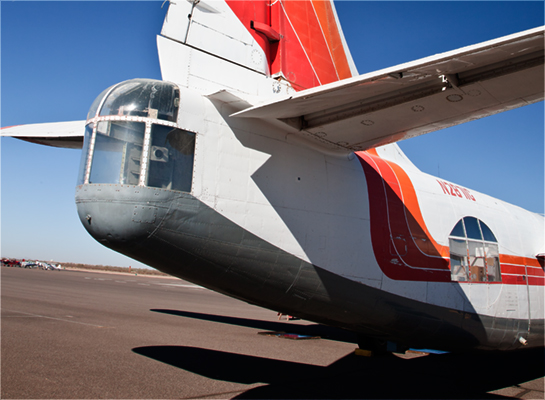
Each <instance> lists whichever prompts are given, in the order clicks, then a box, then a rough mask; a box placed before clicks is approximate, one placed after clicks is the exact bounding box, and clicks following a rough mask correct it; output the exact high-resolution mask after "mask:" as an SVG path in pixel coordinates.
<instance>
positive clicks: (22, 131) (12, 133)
mask: <svg viewBox="0 0 545 400" xmlns="http://www.w3.org/2000/svg"><path fill="white" fill-rule="evenodd" d="M84 132H85V121H68V122H50V123H44V124H30V125H15V126H8V127H5V128H2V129H1V130H0V137H14V138H17V139H21V140H25V141H27V142H31V143H37V144H42V145H46V146H52V147H64V148H69V149H81V148H82V146H83V135H84Z"/></svg>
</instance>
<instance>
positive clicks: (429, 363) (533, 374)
mask: <svg viewBox="0 0 545 400" xmlns="http://www.w3.org/2000/svg"><path fill="white" fill-rule="evenodd" d="M153 311H158V312H166V313H169V314H173V315H179V316H183V317H190V318H200V319H205V320H209V321H217V322H220V323H234V324H236V325H242V326H252V327H257V328H260V329H267V330H279V329H278V328H279V325H282V329H284V328H285V325H286V324H283V323H276V322H264V321H257V320H256V321H254V320H250V319H241V318H233V317H223V316H217V315H208V314H199V313H191V312H185V311H171V310H153ZM289 325H291V324H289ZM301 326H302V325H301ZM313 326H314V325H312V326H311V327H313ZM324 328H326V327H324ZM316 329H318V328H316ZM318 330H319V329H318ZM290 331H291V330H290ZM133 351H134V352H135V353H137V354H140V355H142V356H145V357H149V358H152V359H154V360H157V361H160V362H163V363H166V364H169V365H172V366H174V367H176V368H180V369H183V370H186V371H189V372H192V373H195V374H199V375H201V376H204V377H207V378H210V379H215V380H222V381H228V382H235V383H241V384H255V383H264V384H266V385H263V386H260V387H257V388H253V389H249V390H247V391H246V392H244V393H242V394H240V395H239V396H237V397H236V398H241V399H243V398H248V399H249V398H343V399H353V398H388V399H392V398H450V399H453V398H479V399H487V398H489V399H499V398H505V397H503V396H499V395H493V394H488V393H487V392H489V391H493V390H497V389H501V388H504V387H508V386H513V385H517V384H520V383H523V382H527V381H529V380H533V379H536V378H540V377H542V376H543V375H544V374H545V364H544V361H545V353H544V349H543V348H541V349H531V350H526V351H521V352H516V353H512V352H508V353H471V354H441V355H435V354H430V355H428V356H426V357H418V358H412V359H402V358H399V357H396V356H394V355H391V354H390V355H386V356H381V357H373V358H366V357H358V356H355V355H354V354H353V353H349V354H348V355H346V356H344V357H342V358H341V359H339V360H337V361H336V362H334V363H333V364H331V365H329V366H326V367H322V366H317V365H311V364H305V363H304V362H290V361H282V360H275V359H270V358H263V357H256V356H250V355H244V354H235V353H228V352H223V351H217V350H210V349H203V348H197V347H186V346H147V347H138V348H134V349H133ZM302 361H304V360H302Z"/></svg>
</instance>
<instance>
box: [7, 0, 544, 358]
mask: <svg viewBox="0 0 545 400" xmlns="http://www.w3.org/2000/svg"><path fill="white" fill-rule="evenodd" d="M543 34H544V28H543V27H540V28H535V29H530V30H527V31H524V32H520V33H517V34H513V35H509V36H506V37H503V38H499V39H495V40H491V41H487V42H484V43H480V44H476V45H472V46H467V47H464V48H461V49H458V50H454V51H450V52H447V53H443V54H438V55H435V56H431V57H427V58H424V59H420V60H417V61H412V62H408V63H405V64H401V65H397V66H394V67H390V68H386V69H382V70H378V71H375V72H370V73H365V74H363V75H358V73H357V70H356V67H355V65H354V62H353V60H352V56H351V54H350V52H349V49H348V47H347V45H346V42H345V39H344V36H343V33H342V30H341V28H340V23H339V21H338V18H337V15H336V12H335V7H334V4H333V3H332V2H330V1H281V0H280V1H271V2H269V1H266V0H262V1H259V0H257V1H231V0H226V1H199V2H197V1H195V2H192V1H184V2H176V3H174V2H172V3H170V4H169V8H168V12H167V15H166V17H165V22H164V24H163V28H162V31H161V35H159V36H158V38H157V46H158V50H159V58H160V63H161V73H162V76H163V80H162V81H158V80H149V79H136V80H129V81H124V82H121V83H119V84H116V85H113V86H112V87H110V88H107V89H105V90H104V91H103V92H102V93H101V94H100V95H99V96H98V97H97V99H96V100H95V101H94V102H93V104H92V105H91V107H90V110H89V113H88V116H87V120H86V121H73V122H64V123H54V124H43V125H23V126H15V127H10V128H4V129H2V136H13V137H17V138H20V139H23V140H27V141H31V142H35V143H40V144H46V145H53V146H61V147H68V148H80V147H82V146H83V151H82V158H81V164H80V172H79V181H78V185H77V189H76V203H77V207H78V214H79V218H80V220H81V222H82V224H83V226H84V227H85V228H86V229H87V230H88V231H89V233H90V234H91V236H93V237H94V238H95V239H96V240H97V241H98V242H99V243H102V244H103V245H105V246H107V247H109V248H111V249H114V250H115V251H118V252H120V253H123V254H126V255H128V256H130V257H132V258H134V259H136V260H139V261H141V262H143V263H145V264H147V265H150V266H152V267H154V268H157V269H159V270H161V271H163V272H166V273H169V274H171V275H173V276H177V277H180V278H183V279H186V280H189V281H192V282H194V283H196V284H199V285H201V286H204V287H207V288H210V289H212V290H215V291H218V292H220V293H224V294H227V295H229V296H232V297H235V298H239V299H241V300H244V301H247V302H249V303H252V304H256V305H259V306H261V307H265V308H269V309H271V310H274V311H278V312H281V313H283V314H288V315H292V316H296V317H300V318H304V319H307V320H311V321H315V322H319V323H324V324H328V325H332V326H337V327H340V328H344V329H348V330H351V331H353V332H355V333H357V335H358V342H359V346H360V347H361V348H363V349H369V350H372V351H373V352H376V353H381V352H383V351H384V350H385V349H386V347H387V345H388V342H389V343H394V344H396V345H397V347H398V348H400V349H403V348H408V347H413V348H434V349H440V350H447V351H457V350H515V349H521V348H530V347H539V346H543V326H544V324H543V320H544V318H543V314H544V310H543V285H544V281H545V274H544V272H543V265H544V257H545V248H544V229H543V228H544V221H543V216H541V215H538V214H535V213H531V212H528V211H525V210H522V209H521V208H518V207H515V206H511V205H509V204H507V203H505V202H502V201H500V200H497V199H493V198H491V197H489V196H486V195H484V194H481V193H478V192H476V191H474V190H472V189H468V188H465V187H462V186H460V185H457V184H455V183H452V182H448V181H446V180H444V179H440V178H436V177H433V176H431V175H428V174H425V173H423V172H421V171H420V170H418V168H416V167H415V166H414V164H412V162H411V161H410V160H408V158H407V157H406V156H405V155H404V154H403V152H402V151H401V150H400V148H399V146H398V145H397V144H396V142H398V141H400V140H405V139H410V138H413V137H416V136H419V135H423V134H425V133H429V132H432V131H436V130H439V129H443V128H445V127H448V126H454V125H457V124H461V123H464V122H468V121H471V120H474V119H478V118H482V117H485V116H488V115H492V114H495V113H498V112H502V111H506V110H509V109H513V108H516V107H520V106H523V105H526V104H532V103H535V102H538V101H541V100H543Z"/></svg>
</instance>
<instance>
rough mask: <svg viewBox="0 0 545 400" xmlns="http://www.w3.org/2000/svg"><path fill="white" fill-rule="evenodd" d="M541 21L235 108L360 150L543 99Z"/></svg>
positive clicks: (335, 145)
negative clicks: (535, 25)
mask: <svg viewBox="0 0 545 400" xmlns="http://www.w3.org/2000/svg"><path fill="white" fill-rule="evenodd" d="M543 65H544V27H539V28H535V29H531V30H527V31H524V32H520V33H516V34H513V35H509V36H505V37H502V38H498V39H494V40H491V41H487V42H484V43H481V44H477V45H473V46H468V47H464V48H461V49H458V50H454V51H450V52H446V53H442V54H438V55H434V56H431V57H427V58H423V59H420V60H417V61H413V62H409V63H405V64H401V65H398V66H395V67H391V68H387V69H383V70H379V71H376V72H372V73H368V74H364V75H360V76H357V77H354V78H348V79H345V80H342V81H339V82H333V83H331V84H327V85H324V86H320V87H316V88H312V89H308V90H304V91H301V92H298V93H296V94H293V95H290V96H286V97H284V98H282V99H275V100H273V101H270V102H266V103H263V104H260V105H256V106H254V107H250V108H248V109H246V110H243V111H240V112H237V113H234V114H233V115H232V116H233V117H245V118H261V119H277V120H280V121H283V122H284V123H286V124H288V125H290V126H292V127H295V128H296V129H298V130H299V134H300V135H301V136H304V137H305V138H307V139H311V140H314V141H315V142H317V143H319V145H320V146H323V147H325V148H328V149H337V150H340V149H346V150H350V151H361V150H366V149H370V148H374V147H377V146H382V145H385V144H388V143H393V142H397V141H400V140H404V139H408V138H411V137H414V136H419V135H422V134H425V133H429V132H433V131H437V130H440V129H443V128H447V127H449V126H454V125H458V124H461V123H464V122H468V121H471V120H475V119H479V118H483V117H485V116H489V115H493V114H496V113H499V112H503V111H507V110H510V109H513V108H517V107H521V106H524V105H527V104H531V103H535V102H538V101H541V100H543V97H544V70H543Z"/></svg>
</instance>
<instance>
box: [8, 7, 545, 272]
mask: <svg viewBox="0 0 545 400" xmlns="http://www.w3.org/2000/svg"><path fill="white" fill-rule="evenodd" d="M180 1H185V0H180ZM161 4H162V1H154V2H140V1H138V2H128V1H114V2H108V1H100V2H72V1H61V2H49V1H40V2H26V1H17V2H7V1H2V2H1V115H0V117H1V121H0V122H1V125H2V126H9V125H16V124H30V123H39V122H54V121H69V120H79V119H84V118H85V116H86V114H87V111H88V108H89V106H90V105H91V103H92V101H93V100H94V98H95V97H96V96H97V95H98V94H99V93H100V92H101V91H102V90H103V89H105V88H106V87H108V86H110V85H112V84H115V83H117V82H120V81H123V80H126V79H132V78H154V79H160V77H161V75H160V70H159V63H158V59H157V50H156V44H155V36H156V35H157V34H158V33H159V32H160V29H161V26H162V22H163V18H164V15H165V13H166V8H167V4H168V3H167V4H165V6H164V8H163V9H161ZM543 4H544V3H543V2H541V1H539V2H520V1H519V2H435V1H427V2H366V1H343V2H339V3H336V7H337V12H338V14H339V19H340V20H341V24H342V26H343V30H344V33H345V36H346V40H347V42H348V45H349V47H350V50H351V52H352V56H353V57H354V60H355V62H356V65H357V67H358V70H359V72H360V73H365V72H371V71H374V70H377V69H381V68H386V67H389V66H393V65H397V64H400V63H404V62H407V61H412V60H415V59H418V58H422V57H426V56H429V55H432V54H437V53H441V52H444V51H449V50H454V49H456V48H459V47H462V46H467V45H471V44H475V43H479V42H482V41H485V40H489V39H493V38H496V37H499V36H504V35H507V34H511V33H515V32H518V31H521V30H525V29H529V28H533V27H537V26H540V25H543V19H544V7H543ZM543 109H544V106H543V103H538V104H535V105H531V106H527V107H523V108H520V109H517V110H513V111H509V112H506V113H502V114H499V115H496V116H493V117H488V118H485V119H482V120H479V121H475V122H472V123H469V124H464V125H460V126H458V127H454V128H450V129H447V130H443V131H439V132H434V133H431V134H428V135H425V136H422V137H419V138H415V139H410V140H408V141H405V142H401V143H400V145H401V147H402V149H403V150H404V151H405V152H406V153H407V155H408V156H409V157H410V158H411V160H412V161H413V162H414V163H415V164H416V165H417V166H418V167H419V168H421V169H422V170H423V171H425V172H428V173H431V174H433V175H438V176H440V177H442V178H443V179H446V180H449V181H452V182H455V183H457V184H459V185H461V186H465V187H468V188H470V189H473V190H476V191H479V192H483V193H486V194H489V195H492V196H494V197H497V198H500V199H502V200H505V201H507V202H510V203H513V204H516V205H519V206H521V207H523V208H526V209H529V210H531V211H534V212H539V213H543V206H544V205H543V191H544V188H543V186H544V184H543V182H544V176H543V170H544V164H543V152H544V143H543V136H544V132H543ZM1 155H2V158H1V168H2V169H1V174H2V175H1V212H2V214H1V224H2V227H1V235H2V236H1V245H2V247H1V255H2V256H8V257H19V258H22V257H25V258H38V259H46V260H48V259H54V260H57V261H73V262H84V263H90V264H104V265H122V266H128V265H132V266H133V267H135V266H140V264H138V263H137V262H135V261H133V260H130V259H128V258H126V257H124V256H121V255H119V254H117V253H114V252H113V251H111V250H108V249H107V248H105V247H103V246H101V245H99V244H98V243H97V242H95V241H94V240H93V239H92V238H91V237H90V236H89V235H88V234H87V232H86V231H85V230H84V228H83V227H82V226H81V224H80V222H79V219H78V217H77V214H76V207H75V203H74V191H75V190H74V189H75V184H76V175H77V172H78V167H79V156H80V152H79V151H75V150H68V149H54V148H49V147H44V146H38V145H34V144H29V143H25V142H21V141H18V140H15V139H3V140H2V142H1Z"/></svg>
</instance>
